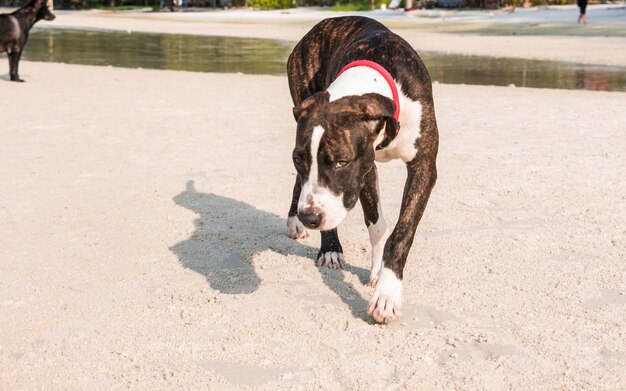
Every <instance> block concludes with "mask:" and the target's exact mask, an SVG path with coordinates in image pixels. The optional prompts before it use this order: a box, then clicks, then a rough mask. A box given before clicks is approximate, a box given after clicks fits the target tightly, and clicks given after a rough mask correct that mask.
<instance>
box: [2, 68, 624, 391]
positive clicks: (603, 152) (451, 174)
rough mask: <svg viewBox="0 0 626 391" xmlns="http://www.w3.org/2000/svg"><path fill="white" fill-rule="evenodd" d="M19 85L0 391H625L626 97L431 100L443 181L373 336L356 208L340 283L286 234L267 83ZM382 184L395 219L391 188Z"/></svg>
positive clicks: (7, 129)
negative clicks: (395, 302)
mask: <svg viewBox="0 0 626 391" xmlns="http://www.w3.org/2000/svg"><path fill="white" fill-rule="evenodd" d="M22 76H23V77H24V78H25V79H26V80H27V82H26V83H24V84H17V83H8V82H5V81H0V90H1V91H2V94H1V95H0V96H1V97H2V98H0V99H1V102H2V107H3V116H2V117H3V118H2V124H1V125H0V126H1V127H0V167H1V169H0V189H1V190H0V275H1V276H2V284H0V389H3V390H17V389H39V388H47V389H120V388H131V389H150V390H152V389H211V390H222V389H259V390H269V389H303V390H312V389H354V390H365V389H368V390H375V389H406V390H416V389H463V390H471V389H494V390H501V389H519V390H527V389H589V390H598V389H603V390H611V389H613V390H622V389H624V388H625V387H626V375H625V374H626V338H625V335H626V326H625V321H626V317H625V313H626V267H625V264H624V260H625V257H626V239H625V238H626V232H625V225H624V221H626V180H625V177H624V166H625V163H626V156H625V155H624V153H625V151H626V137H625V136H624V129H626V116H625V115H624V109H625V108H626V94H624V93H603V92H582V91H556V90H539V89H525V88H512V87H509V88H507V87H481V86H452V85H435V89H434V92H435V102H436V109H437V117H438V121H439V127H440V134H441V149H440V154H439V158H438V166H439V181H438V183H437V186H436V187H435V190H434V192H433V194H432V197H431V200H430V203H429V205H428V207H427V210H426V213H425V216H424V219H423V221H422V223H421V224H420V226H419V229H418V233H417V235H416V238H415V243H414V246H413V249H412V251H411V254H410V256H409V259H408V265H407V268H406V270H405V297H406V299H405V300H406V301H405V305H404V317H403V318H402V319H401V320H400V321H397V322H395V323H392V324H390V325H387V326H383V325H376V324H373V323H372V322H371V319H369V318H368V317H367V315H366V314H365V305H366V302H367V300H368V299H369V297H370V295H371V294H372V288H370V287H367V286H365V285H364V282H365V280H366V279H367V277H368V275H369V271H368V270H367V268H368V265H369V244H368V239H367V231H366V229H365V227H364V225H363V223H362V215H361V212H360V211H359V210H358V208H357V209H356V210H354V211H353V212H352V213H351V214H350V215H349V217H348V218H347V220H346V221H345V222H344V224H343V225H342V226H341V227H340V236H341V238H342V241H343V244H344V249H345V252H346V257H347V259H348V262H349V266H348V267H347V268H346V270H343V271H333V270H320V269H318V268H316V267H315V266H314V262H313V258H314V256H315V254H316V253H317V245H318V241H319V235H318V234H315V235H312V236H311V237H310V238H308V239H305V240H303V241H301V242H296V241H293V240H291V239H289V238H288V237H287V236H286V234H287V229H286V226H285V214H286V211H287V207H288V204H289V197H290V192H291V186H292V182H293V180H294V175H295V170H294V168H293V166H292V164H291V162H290V152H291V149H292V148H293V143H294V123H293V118H292V116H291V102H290V99H289V95H288V90H287V82H286V78H284V77H275V76H249V75H237V74H232V75H220V74H201V73H186V72H172V71H151V70H130V69H117V68H106V67H89V66H72V65H62V64H44V63H31V62H23V63H22ZM2 79H3V80H6V79H7V77H6V74H5V75H4V76H3V77H2ZM379 169H380V173H381V187H382V198H383V205H384V211H385V214H386V216H387V218H388V220H391V221H392V222H393V221H395V219H396V218H397V214H398V210H399V203H400V195H401V191H402V186H403V182H404V178H405V171H404V168H403V167H402V165H401V164H399V163H389V164H386V165H382V166H380V167H379Z"/></svg>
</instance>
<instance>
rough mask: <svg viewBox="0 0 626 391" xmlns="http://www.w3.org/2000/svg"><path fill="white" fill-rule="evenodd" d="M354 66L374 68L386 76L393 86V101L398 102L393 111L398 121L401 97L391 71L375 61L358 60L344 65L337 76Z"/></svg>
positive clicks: (390, 85) (388, 82)
mask: <svg viewBox="0 0 626 391" xmlns="http://www.w3.org/2000/svg"><path fill="white" fill-rule="evenodd" d="M354 67H368V68H372V69H373V70H375V71H376V72H378V73H380V74H381V75H382V77H384V78H385V81H386V82H387V84H389V88H391V95H392V96H393V103H395V104H396V112H395V113H393V117H394V118H395V119H396V121H398V119H399V118H400V98H399V96H398V87H397V86H396V83H395V82H394V81H393V77H392V76H391V75H390V74H389V72H387V70H386V69H385V68H383V67H382V66H381V65H380V64H377V63H375V62H373V61H369V60H358V61H353V62H351V63H349V64H348V65H346V66H345V67H343V68H342V69H341V71H339V74H337V77H339V76H341V74H342V73H344V72H345V71H347V70H348V69H350V68H354Z"/></svg>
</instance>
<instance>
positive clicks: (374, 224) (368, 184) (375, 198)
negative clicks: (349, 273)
mask: <svg viewBox="0 0 626 391" xmlns="http://www.w3.org/2000/svg"><path fill="white" fill-rule="evenodd" d="M359 200H360V201H361V206H362V207H363V217H364V218H365V225H366V226H367V232H368V233H369V237H370V243H371V245H372V267H371V269H370V270H371V272H370V280H369V284H370V285H371V286H376V284H377V282H378V275H379V274H380V268H381V267H382V263H383V251H384V249H385V240H387V236H388V234H389V231H388V230H387V223H386V222H385V219H384V218H383V210H382V208H381V205H380V189H379V186H378V173H377V170H376V166H373V167H372V169H371V170H370V172H368V173H367V175H366V177H365V186H363V189H361V193H360V194H359Z"/></svg>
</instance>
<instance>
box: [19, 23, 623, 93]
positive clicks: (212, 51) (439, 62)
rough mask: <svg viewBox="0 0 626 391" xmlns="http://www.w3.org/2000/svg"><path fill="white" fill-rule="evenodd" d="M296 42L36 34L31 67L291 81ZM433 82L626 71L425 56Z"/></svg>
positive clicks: (554, 79) (549, 81) (581, 80)
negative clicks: (47, 65)
mask: <svg viewBox="0 0 626 391" xmlns="http://www.w3.org/2000/svg"><path fill="white" fill-rule="evenodd" d="M293 45H294V43H293V42H286V41H276V40H266V39H251V38H228V37H203V36H194V35H177V34H148V33H132V34H131V33H125V32H104V31H80V30H56V29H50V30H34V31H33V32H32V33H31V36H30V39H29V43H28V45H27V46H26V49H25V51H24V58H25V59H28V60H31V61H49V62H63V63H70V64H87V65H111V66H117V67H126V68H151V69H171V70H181V71H196V72H221V73H233V72H241V73H248V74H267V75H283V74H285V72H286V71H285V64H286V62H287V57H288V56H289V53H290V52H291V49H292V47H293ZM420 56H421V57H422V59H423V60H424V63H425V64H426V66H427V68H428V70H429V72H430V74H431V77H432V79H433V80H434V81H439V82H441V83H448V84H478V85H496V86H508V85H510V84H514V85H516V86H518V87H538V88H560V89H585V90H602V91H626V67H608V66H596V65H584V64H571V63H561V62H554V61H536V60H523V59H501V58H492V57H481V56H461V55H449V54H441V53H432V52H430V53H429V52H422V53H420Z"/></svg>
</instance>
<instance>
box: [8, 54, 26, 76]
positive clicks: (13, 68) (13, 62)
mask: <svg viewBox="0 0 626 391" xmlns="http://www.w3.org/2000/svg"><path fill="white" fill-rule="evenodd" d="M20 57H22V51H21V50H20V51H14V52H11V53H10V54H9V75H10V77H11V81H19V82H23V81H24V80H22V79H20V76H19V74H18V66H19V63H20Z"/></svg>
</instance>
